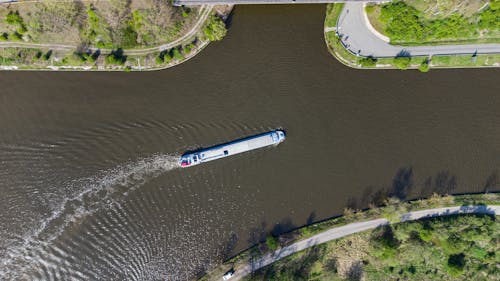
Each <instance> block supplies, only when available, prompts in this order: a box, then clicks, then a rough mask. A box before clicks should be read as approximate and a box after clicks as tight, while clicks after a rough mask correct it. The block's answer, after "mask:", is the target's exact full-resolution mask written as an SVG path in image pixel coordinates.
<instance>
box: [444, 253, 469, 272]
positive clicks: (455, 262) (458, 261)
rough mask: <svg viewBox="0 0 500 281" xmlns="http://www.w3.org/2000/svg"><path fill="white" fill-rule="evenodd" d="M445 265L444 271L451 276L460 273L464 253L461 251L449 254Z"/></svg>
mask: <svg viewBox="0 0 500 281" xmlns="http://www.w3.org/2000/svg"><path fill="white" fill-rule="evenodd" d="M446 265H447V266H446V271H447V272H448V273H449V274H450V275H451V276H458V275H461V274H462V272H463V270H464V267H465V255H464V254H463V253H461V254H456V255H450V256H449V257H448V263H447V264H446Z"/></svg>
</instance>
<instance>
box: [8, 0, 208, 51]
mask: <svg viewBox="0 0 500 281" xmlns="http://www.w3.org/2000/svg"><path fill="white" fill-rule="evenodd" d="M212 8H213V6H212V5H203V6H202V7H200V10H199V14H198V19H197V20H196V23H195V24H194V25H193V27H191V29H190V30H188V32H186V33H185V34H184V35H182V36H181V37H179V38H177V39H175V40H174V41H172V42H169V43H167V44H163V45H159V46H156V47H151V48H142V49H124V50H123V53H124V54H125V55H145V54H149V53H154V52H161V51H164V50H167V49H170V48H173V47H176V46H178V45H180V44H181V43H183V42H184V41H186V40H187V39H190V38H191V37H193V36H194V35H195V34H196V33H197V32H198V31H199V30H200V28H201V26H202V25H203V24H204V23H205V21H206V20H207V18H208V17H209V16H210V14H211V12H212ZM0 47H28V48H49V49H53V50H64V49H70V50H72V49H73V50H74V49H76V48H77V45H66V44H43V43H29V42H0ZM90 50H92V51H96V50H99V51H100V52H101V54H109V53H111V51H113V50H112V49H99V48H90Z"/></svg>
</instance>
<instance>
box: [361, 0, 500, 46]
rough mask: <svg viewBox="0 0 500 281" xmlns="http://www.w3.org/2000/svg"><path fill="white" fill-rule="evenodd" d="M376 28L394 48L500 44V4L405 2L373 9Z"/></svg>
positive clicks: (494, 0) (432, 0) (369, 10)
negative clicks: (396, 46)
mask: <svg viewBox="0 0 500 281" xmlns="http://www.w3.org/2000/svg"><path fill="white" fill-rule="evenodd" d="M366 12H367V15H368V18H369V20H370V22H371V23H372V25H373V27H374V28H375V29H377V31H379V32H380V33H382V34H384V35H386V36H387V37H389V38H390V40H391V44H396V45H404V46H413V45H436V44H471V43H498V42H500V1H499V0H490V1H487V0H475V1H461V0H460V1H459V0H449V1H442V0H426V1H424V0H404V1H394V2H390V3H384V4H380V5H369V6H367V7H366Z"/></svg>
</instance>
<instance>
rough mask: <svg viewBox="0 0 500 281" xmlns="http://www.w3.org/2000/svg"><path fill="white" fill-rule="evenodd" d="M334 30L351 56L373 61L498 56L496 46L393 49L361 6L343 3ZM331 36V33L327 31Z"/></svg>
mask: <svg viewBox="0 0 500 281" xmlns="http://www.w3.org/2000/svg"><path fill="white" fill-rule="evenodd" d="M326 28H329V27H326ZM337 30H338V33H339V34H340V35H342V38H343V39H342V42H343V44H344V46H345V47H346V48H347V49H348V50H350V51H351V52H352V53H353V54H359V55H361V56H373V57H395V56H397V55H398V54H403V53H406V54H409V55H414V56H417V55H425V56H429V55H451V54H471V55H472V54H474V53H477V54H491V53H500V44H469V45H442V46H417V47H403V46H393V45H390V44H389V43H388V42H386V41H385V40H384V39H383V38H381V36H380V35H378V34H376V32H374V30H372V28H371V25H370V23H369V22H368V19H367V18H366V14H365V12H364V3H361V2H347V3H346V4H345V5H344V10H343V11H342V13H341V14H340V16H339V20H338V23H337ZM330 32H335V30H333V31H330Z"/></svg>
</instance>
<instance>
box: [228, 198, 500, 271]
mask: <svg viewBox="0 0 500 281" xmlns="http://www.w3.org/2000/svg"><path fill="white" fill-rule="evenodd" d="M457 214H489V215H500V205H491V206H488V205H474V206H456V207H445V208H436V209H428V210H422V211H414V212H409V213H406V214H404V215H402V216H401V217H400V218H399V219H400V220H399V221H400V222H405V221H412V220H419V219H423V218H432V217H440V216H449V215H457ZM386 224H390V222H389V221H388V220H387V219H375V220H369V221H364V222H356V223H351V224H348V225H344V226H340V227H336V228H332V229H329V230H327V231H324V232H321V233H319V234H316V235H314V236H312V237H310V238H307V239H304V240H301V241H298V242H296V243H293V244H291V245H289V246H286V247H283V248H281V249H278V250H276V251H274V252H273V253H272V254H267V255H264V256H262V257H260V258H259V259H257V260H255V261H254V262H252V263H251V264H247V265H245V266H243V267H240V268H236V269H235V273H234V275H233V278H231V280H239V279H241V278H243V277H245V276H246V275H248V274H250V273H252V272H254V271H256V270H258V269H260V268H263V267H265V266H267V265H269V264H271V263H274V262H276V261H278V260H281V259H283V258H284V257H287V256H289V255H291V254H294V253H296V252H300V251H302V250H305V249H307V248H309V247H312V246H315V245H318V244H322V243H325V242H328V241H331V240H334V239H338V238H341V237H344V236H347V235H350V234H354V233H358V232H362V231H365V230H369V229H374V228H376V227H379V226H382V225H386Z"/></svg>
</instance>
